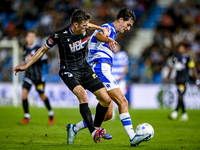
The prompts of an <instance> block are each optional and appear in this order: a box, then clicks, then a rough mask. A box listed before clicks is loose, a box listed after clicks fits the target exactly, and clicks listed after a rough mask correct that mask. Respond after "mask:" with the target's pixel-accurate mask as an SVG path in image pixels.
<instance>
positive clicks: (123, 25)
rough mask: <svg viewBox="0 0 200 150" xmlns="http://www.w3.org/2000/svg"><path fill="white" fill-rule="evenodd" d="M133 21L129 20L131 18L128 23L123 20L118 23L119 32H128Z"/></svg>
mask: <svg viewBox="0 0 200 150" xmlns="http://www.w3.org/2000/svg"><path fill="white" fill-rule="evenodd" d="M133 23H134V21H133V20H131V18H130V19H129V20H128V21H124V20H123V18H122V20H121V22H120V28H119V32H121V33H124V32H125V31H128V30H130V29H131V27H132V26H133Z"/></svg>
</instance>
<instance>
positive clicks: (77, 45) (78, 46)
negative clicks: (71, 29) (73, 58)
mask: <svg viewBox="0 0 200 150" xmlns="http://www.w3.org/2000/svg"><path fill="white" fill-rule="evenodd" d="M86 44H87V38H85V39H83V40H79V41H76V42H74V43H73V44H69V47H70V49H71V52H75V51H78V50H80V49H82V48H83V47H84V46H85V45H86Z"/></svg>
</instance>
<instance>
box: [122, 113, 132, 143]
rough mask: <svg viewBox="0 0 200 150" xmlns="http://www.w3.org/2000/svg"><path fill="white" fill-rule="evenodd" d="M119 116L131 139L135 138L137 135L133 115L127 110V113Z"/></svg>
mask: <svg viewBox="0 0 200 150" xmlns="http://www.w3.org/2000/svg"><path fill="white" fill-rule="evenodd" d="M119 117H120V120H121V122H122V124H123V126H124V129H125V130H126V133H127V134H128V136H129V138H130V140H131V139H133V137H134V136H135V132H134V130H133V126H132V122H131V117H130V115H129V113H128V112H127V113H123V114H119Z"/></svg>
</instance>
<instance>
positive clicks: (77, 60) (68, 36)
mask: <svg viewBox="0 0 200 150" xmlns="http://www.w3.org/2000/svg"><path fill="white" fill-rule="evenodd" d="M87 38H88V35H87V31H86V32H85V33H84V34H81V35H76V34H74V33H73V32H72V31H71V26H68V27H66V28H64V29H62V30H60V31H57V32H55V33H54V34H53V35H51V36H50V37H49V38H48V39H47V40H46V46H47V47H48V48H51V47H53V46H54V45H56V44H58V48H59V55H60V60H61V64H60V66H61V68H62V67H64V68H66V69H71V70H78V69H80V68H83V67H84V66H85V65H86V64H87V62H86V58H85V56H86V44H87V40H88V39H87Z"/></svg>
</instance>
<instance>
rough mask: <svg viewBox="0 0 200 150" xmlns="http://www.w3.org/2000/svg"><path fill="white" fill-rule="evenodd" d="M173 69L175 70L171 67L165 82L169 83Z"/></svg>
mask: <svg viewBox="0 0 200 150" xmlns="http://www.w3.org/2000/svg"><path fill="white" fill-rule="evenodd" d="M172 70H173V68H172V67H170V69H169V73H168V76H167V78H166V79H165V83H168V82H169V79H170V76H171V74H172Z"/></svg>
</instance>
